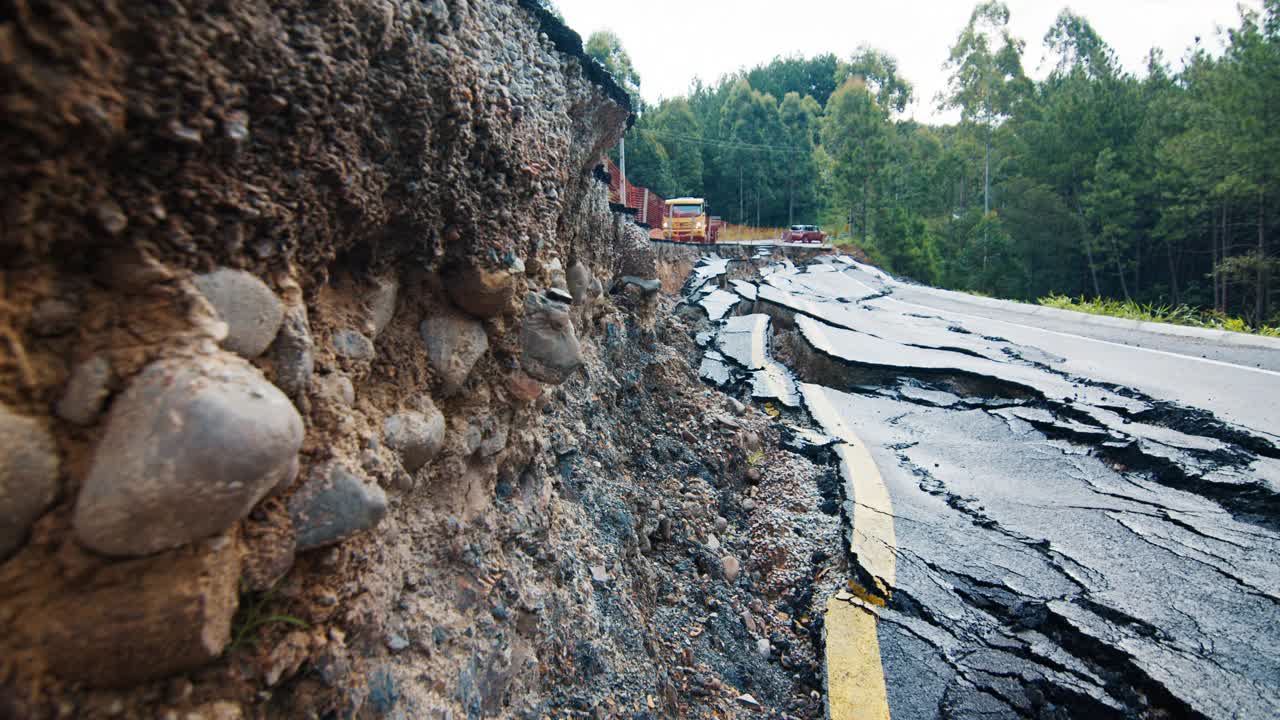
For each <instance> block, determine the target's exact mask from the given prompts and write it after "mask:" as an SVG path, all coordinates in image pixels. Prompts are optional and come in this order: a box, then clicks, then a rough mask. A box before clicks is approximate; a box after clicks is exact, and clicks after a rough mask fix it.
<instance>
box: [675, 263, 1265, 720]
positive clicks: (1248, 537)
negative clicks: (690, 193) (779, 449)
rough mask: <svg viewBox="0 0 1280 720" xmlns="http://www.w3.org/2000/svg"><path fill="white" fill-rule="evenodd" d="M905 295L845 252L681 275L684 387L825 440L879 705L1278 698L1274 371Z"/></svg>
mask: <svg viewBox="0 0 1280 720" xmlns="http://www.w3.org/2000/svg"><path fill="white" fill-rule="evenodd" d="M726 295H732V296H733V297H734V300H733V301H732V302H730V301H729V300H727V299H726V297H725V296H726ZM903 296H906V297H908V298H909V299H906V300H903V299H899V298H900V297H903ZM928 301H929V298H928V295H927V293H925V292H923V291H921V290H919V289H916V288H913V287H911V286H907V285H904V284H901V283H899V282H897V281H895V280H894V279H893V278H890V277H888V276H887V275H884V274H883V273H881V272H879V271H877V270H875V269H874V268H869V267H867V266H863V265H860V264H859V263H857V262H855V261H853V260H852V259H850V258H846V257H825V258H818V259H817V260H815V261H812V262H809V263H806V264H804V265H802V266H799V267H797V266H796V265H795V264H793V263H791V262H790V261H788V260H786V259H780V260H775V259H774V258H771V257H768V256H767V255H763V254H762V255H758V256H756V257H753V258H750V259H735V260H733V261H729V262H726V261H723V260H719V259H714V258H707V259H705V260H704V261H703V262H702V263H701V264H700V265H699V267H697V268H696V269H695V273H694V275H693V278H692V279H691V281H690V283H689V284H688V285H687V286H686V289H685V303H686V305H687V307H689V308H690V310H689V312H690V313H691V314H692V313H693V310H692V309H693V308H700V309H703V310H705V312H706V316H707V317H709V318H711V319H710V320H707V321H705V323H704V326H703V327H701V328H700V334H699V337H698V339H699V341H700V343H701V344H702V345H703V346H704V348H705V352H704V355H703V360H702V365H701V375H702V377H703V379H704V380H705V381H708V382H711V383H713V384H716V385H719V386H722V387H726V388H738V389H740V391H742V392H746V393H750V394H752V395H753V396H755V397H756V398H758V399H759V400H760V401H762V402H767V403H769V404H768V407H769V408H770V409H774V410H775V411H776V412H777V413H779V414H780V415H781V416H782V417H781V419H782V421H783V422H784V423H788V424H792V425H797V426H807V429H805V430H804V431H803V432H804V433H806V434H807V436H808V437H810V438H811V439H812V438H815V437H817V438H821V436H826V438H825V439H819V440H816V441H814V442H818V443H827V444H833V446H837V447H843V448H845V451H844V452H845V454H844V455H842V456H840V455H838V456H837V458H838V459H839V463H838V464H839V465H840V467H841V469H842V472H843V474H844V477H845V481H846V482H845V484H844V487H845V492H846V495H847V497H846V512H845V513H844V522H846V523H847V528H846V539H847V541H848V543H847V544H848V549H849V554H850V559H851V566H852V567H851V575H850V579H851V583H850V587H852V588H854V589H855V590H861V591H863V592H865V593H866V597H862V598H858V597H855V598H853V599H852V601H853V602H855V603H861V604H862V605H864V606H865V608H866V611H867V612H871V613H874V614H875V616H876V617H877V618H878V623H877V624H876V631H875V632H876V634H877V640H878V650H879V653H880V656H881V660H882V665H883V673H884V679H883V681H884V684H885V688H886V691H885V692H886V695H887V702H888V706H889V710H890V711H891V713H892V715H893V716H894V717H902V718H906V717H910V718H930V717H935V718H943V717H978V716H982V717H1034V718H1042V717H1045V718H1047V717H1206V718H1232V717H1274V716H1275V715H1276V714H1277V713H1278V712H1280V630H1278V629H1277V628H1280V505H1278V504H1277V500H1278V499H1280V461H1278V458H1280V451H1278V450H1277V446H1276V443H1275V435H1274V432H1275V427H1276V425H1275V424H1272V423H1271V422H1270V420H1271V417H1270V414H1271V413H1272V412H1274V407H1272V406H1270V405H1267V404H1266V403H1258V402H1257V400H1256V398H1263V397H1275V396H1276V394H1277V392H1280V381H1278V380H1277V377H1274V376H1273V375H1274V373H1272V374H1268V373H1267V372H1266V371H1259V370H1257V369H1256V368H1250V367H1237V366H1234V365H1231V364H1228V363H1224V362H1218V361H1212V360H1202V359H1200V358H1198V357H1185V356H1180V355H1178V354H1176V353H1172V352H1170V351H1168V350H1167V349H1165V350H1159V351H1157V352H1148V351H1146V350H1143V349H1142V348H1140V347H1125V346H1121V345H1117V344H1116V343H1112V342H1109V341H1097V340H1094V339H1092V338H1090V337H1088V333H1087V332H1086V333H1084V334H1081V335H1080V336H1075V335H1072V334H1069V333H1065V332H1063V331H1062V330H1055V331H1053V332H1044V331H1038V330H1037V329H1036V328H1034V327H1032V326H1028V325H1020V324H1018V323H1015V322H1011V321H1009V320H1007V319H1006V320H985V319H984V318H982V317H981V316H980V315H976V314H974V313H973V311H972V310H970V311H969V312H966V313H961V312H956V311H954V310H952V309H950V308H943V309H936V308H930V307H928V306H927V305H925V304H924V303H926V302H928ZM1006 316H1008V313H1006ZM721 318H723V319H721ZM1095 346H1100V347H1095ZM1110 360H1121V361H1123V363H1122V364H1120V365H1117V364H1114V363H1109V362H1108V361H1110ZM770 368H777V372H776V376H777V378H778V379H779V381H778V382H777V383H761V382H760V380H759V379H760V377H761V375H762V374H763V373H768V372H769V369H770ZM1191 377H1195V378H1199V380H1200V382H1201V384H1202V385H1201V387H1199V388H1197V389H1196V390H1195V391H1194V392H1188V393H1184V394H1179V393H1176V392H1173V391H1172V390H1171V388H1173V387H1175V386H1177V385H1178V384H1179V383H1181V382H1186V381H1187V380H1188V379H1189V378H1191ZM1205 381H1209V382H1214V381H1217V382H1218V384H1217V385H1216V386H1215V387H1214V391H1215V392H1214V393H1213V394H1214V395H1215V397H1214V399H1213V401H1212V402H1208V401H1206V402H1202V403H1198V404H1190V403H1188V401H1187V399H1188V398H1192V399H1200V398H1204V397H1207V392H1206V390H1205V389H1204V387H1203V383H1204V382H1205ZM1241 388H1248V389H1249V392H1247V393H1244V394H1242V393H1241V392H1240V391H1239V390H1240V389H1241ZM792 397H798V398H799V402H798V403H796V404H795V405H796V410H794V411H792V410H789V409H788V407H789V406H790V405H792V403H789V402H787V399H788V398H792ZM849 438H854V439H855V441H856V440H857V439H858V438H860V439H861V441H863V442H865V448H866V452H867V453H868V454H869V456H870V460H871V461H872V462H873V465H872V471H867V470H863V471H861V472H859V470H858V469H857V467H856V463H855V462H854V461H851V459H850V457H849V453H856V452H857V448H858V447H859V445H854V444H850V441H849ZM831 459H832V461H835V460H836V458H831ZM869 472H874V474H875V476H876V479H877V480H879V481H880V482H882V485H880V484H879V483H877V484H871V483H868V482H867V476H868V474H869ZM881 493H883V496H881ZM848 594H849V593H844V595H848ZM867 600H871V601H872V602H870V603H868V602H866V601H867ZM832 657H833V656H832V654H831V653H830V651H829V653H828V659H829V661H831V658H832ZM859 667H861V668H863V670H861V672H868V671H867V670H865V668H866V667H869V666H868V665H866V664H862V665H860V666H859ZM844 670H846V668H841V667H830V666H829V667H827V672H828V674H829V676H833V675H834V674H835V673H839V672H842V671H844ZM829 680H831V681H832V682H834V680H832V678H831V677H829ZM864 680H865V681H866V682H868V683H874V682H875V681H876V679H875V678H864ZM837 700H838V699H837V698H836V697H834V694H833V697H832V702H833V703H834V702H837ZM838 710H839V708H835V707H833V708H832V717H835V716H837V714H838V712H837V711H838ZM865 716H874V715H865Z"/></svg>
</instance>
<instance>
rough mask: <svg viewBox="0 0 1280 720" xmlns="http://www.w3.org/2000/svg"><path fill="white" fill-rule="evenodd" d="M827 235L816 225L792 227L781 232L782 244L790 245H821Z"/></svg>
mask: <svg viewBox="0 0 1280 720" xmlns="http://www.w3.org/2000/svg"><path fill="white" fill-rule="evenodd" d="M826 239H827V234H826V233H824V232H822V230H821V229H819V228H818V226H817V225H792V226H791V227H790V228H787V229H786V230H783V231H782V242H791V243H819V244H821V243H823V242H824V241H825V240H826Z"/></svg>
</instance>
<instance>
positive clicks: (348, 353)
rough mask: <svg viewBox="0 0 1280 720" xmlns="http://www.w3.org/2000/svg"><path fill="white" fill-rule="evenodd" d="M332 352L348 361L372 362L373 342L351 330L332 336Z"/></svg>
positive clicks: (342, 330)
mask: <svg viewBox="0 0 1280 720" xmlns="http://www.w3.org/2000/svg"><path fill="white" fill-rule="evenodd" d="M333 351H334V352H336V353H337V354H338V355H339V356H341V357H344V358H347V359H348V360H372V359H373V356H374V353H375V352H376V351H375V350H374V348H373V341H372V340H370V339H369V338H367V337H365V336H364V335H362V334H361V333H359V332H356V331H355V330H352V329H351V328H342V329H341V330H339V331H338V332H336V333H334V334H333Z"/></svg>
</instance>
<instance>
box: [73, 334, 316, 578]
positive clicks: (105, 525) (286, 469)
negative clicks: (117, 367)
mask: <svg viewBox="0 0 1280 720" xmlns="http://www.w3.org/2000/svg"><path fill="white" fill-rule="evenodd" d="M302 436H303V426H302V418H301V417H300V416H299V415H298V411H297V410H296V409H295V408H294V406H293V403H291V402H289V398H287V397H285V395H284V393H282V392H280V390H279V389H277V388H276V387H275V386H274V385H272V384H271V383H269V382H267V380H266V379H265V378H263V376H262V374H261V373H260V372H258V370H257V369H255V368H254V367H252V366H251V365H249V364H248V363H246V362H244V361H242V360H240V359H238V358H235V357H232V356H230V355H225V354H224V355H218V356H212V357H201V358H175V359H170V360H161V361H158V362H155V363H153V364H151V365H150V366H148V367H147V368H146V369H145V370H143V371H142V372H141V373H140V374H139V375H138V376H137V377H136V378H134V380H133V382H132V383H131V384H130V386H129V388H128V389H127V390H126V391H125V392H124V393H123V394H122V395H121V396H120V397H119V398H118V399H117V400H116V401H115V403H114V404H113V405H112V406H111V412H110V413H109V414H108V416H107V427H106V432H105V433H104V434H103V437H102V440H101V441H100V442H99V443H98V447H97V450H96V451H95V453H94V457H93V464H92V465H91V467H90V468H89V473H88V477H86V479H85V482H84V487H83V488H82V489H81V491H80V497H79V498H78V499H77V501H76V507H75V515H74V519H73V522H74V527H75V533H76V537H77V539H79V541H80V542H81V543H82V544H83V545H84V546H85V547H87V548H89V549H91V550H95V551H97V552H100V553H104V554H107V555H146V554H149V553H154V552H159V551H161V550H166V549H169V548H173V547H178V546H179V545H184V544H186V543H189V542H191V541H193V540H197V539H199V538H203V537H208V536H210V535H215V534H218V533H220V532H222V531H224V530H226V529H227V528H229V527H231V525H233V524H234V523H235V522H236V521H237V520H239V519H240V518H242V517H244V516H245V515H247V514H248V513H249V510H250V509H251V508H253V506H254V505H255V504H256V503H257V502H258V501H259V500H260V499H262V497H263V496H264V495H266V494H267V492H269V491H270V490H271V489H272V488H274V487H276V485H277V484H279V483H281V482H282V481H284V480H286V479H287V478H288V477H289V475H290V474H291V473H293V472H296V469H297V464H296V460H297V454H298V449H299V448H300V447H301V446H302Z"/></svg>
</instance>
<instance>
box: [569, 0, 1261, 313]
mask: <svg viewBox="0 0 1280 720" xmlns="http://www.w3.org/2000/svg"><path fill="white" fill-rule="evenodd" d="M1008 27H1009V10H1008V7H1007V6H1006V5H1005V4H1004V3H1003V2H1000V1H999V0H994V1H991V2H984V3H982V4H980V5H978V6H977V7H976V8H975V9H974V11H973V14H972V16H971V18H970V20H969V23H968V24H967V25H966V26H965V27H964V28H962V29H961V30H960V32H959V34H958V36H957V38H956V40H955V43H954V45H953V46H952V47H951V48H950V56H949V60H948V61H947V65H946V70H947V72H948V73H949V79H950V81H949V85H948V89H947V91H946V92H945V93H944V94H943V95H942V96H941V97H938V98H923V99H922V100H925V101H930V102H936V103H938V105H939V106H940V107H941V108H943V109H950V110H953V111H958V112H959V116H960V118H961V119H960V121H959V122H958V123H956V124H953V125H944V126H934V125H926V124H921V123H917V122H914V121H910V120H907V119H904V118H903V110H904V108H906V107H907V104H908V102H910V101H911V99H912V97H913V88H912V85H911V83H910V81H909V79H908V78H904V77H902V76H901V74H900V73H899V71H898V69H897V64H896V62H895V60H894V58H892V57H891V56H889V55H887V54H886V53H883V52H880V51H877V50H874V49H870V48H862V49H859V50H858V51H857V52H855V53H853V54H852V55H851V56H850V57H848V58H839V57H837V56H835V55H830V54H828V55H820V56H817V57H814V58H808V59H806V58H802V57H779V58H776V59H774V60H773V61H772V62H770V63H767V64H764V65H760V66H758V67H754V68H751V69H744V70H742V71H739V72H737V73H734V74H732V75H729V76H727V77H723V78H721V79H720V80H719V81H718V82H717V83H715V84H714V85H707V84H704V83H702V82H700V81H698V80H695V81H694V82H693V84H692V86H691V88H690V90H689V92H688V94H687V95H686V96H683V97H676V98H671V99H665V100H663V101H661V102H660V103H658V104H657V105H652V106H645V105H644V104H643V103H640V102H639V87H640V81H641V78H640V77H639V75H638V74H637V73H636V72H635V69H634V68H633V67H632V65H631V63H630V60H629V59H628V58H627V55H626V52H625V49H624V48H623V47H622V46H621V44H620V43H619V41H618V38H617V37H616V36H615V35H613V34H612V33H607V32H606V33H596V34H595V35H593V36H592V37H591V38H590V41H589V42H588V52H589V53H591V54H592V55H593V56H594V57H596V58H597V59H599V60H600V61H601V62H602V63H603V64H605V65H606V67H609V68H610V69H611V70H613V71H614V73H615V75H618V76H619V78H620V80H621V81H622V82H623V84H624V85H625V86H627V87H628V88H629V89H630V90H631V92H632V93H633V94H634V96H635V98H636V100H637V106H638V107H639V108H640V116H639V118H638V120H637V122H636V124H635V126H634V128H633V129H632V130H631V131H630V132H629V133H628V135H627V140H626V146H627V170H628V175H629V177H630V179H631V180H632V181H633V182H635V183H638V184H641V185H645V186H647V187H650V188H652V189H653V190H654V191H656V192H658V193H660V194H663V195H666V196H668V197H670V196H674V195H701V196H705V197H706V198H707V199H708V200H709V201H710V202H711V203H712V205H713V207H714V208H715V212H716V213H717V214H719V215H721V216H723V217H725V218H726V219H728V220H730V221H733V222H740V223H747V224H754V225H760V226H777V225H784V224H792V223H813V222H820V223H821V224H823V225H824V226H825V227H826V228H827V229H829V230H833V231H836V232H838V233H840V234H841V235H848V236H851V240H852V241H853V242H855V243H857V244H858V245H860V246H862V247H863V248H864V249H865V250H866V251H867V252H868V253H870V254H871V256H872V257H873V258H875V259H876V260H877V261H878V262H880V263H881V264H883V265H885V266H887V267H888V268H890V269H892V270H894V271H896V272H898V273H901V274H903V275H906V276H908V277H911V278H914V279H916V280H919V281H922V282H928V283H933V284H937V285H941V286H944V287H950V288H956V289H962V290H969V291H977V292H982V293H988V294H992V295H997V296H1002V297H1010V298H1019V299H1033V298H1037V297H1041V296H1044V295H1048V294H1050V293H1061V294H1068V295H1088V296H1098V297H1110V298H1117V299H1126V300H1127V299H1134V300H1137V301H1141V302H1155V303H1173V304H1179V303H1186V304H1190V305H1194V306H1197V307H1201V308H1206V309H1209V310H1214V311H1218V312H1222V313H1228V314H1231V315H1237V316H1240V317H1243V318H1244V319H1245V320H1246V321H1248V322H1249V323H1251V324H1254V325H1258V324H1262V323H1270V324H1275V322H1276V320H1277V319H1278V318H1277V314H1276V312H1275V308H1276V305H1277V303H1275V302H1274V297H1273V296H1274V294H1275V293H1273V292H1272V285H1273V283H1272V278H1273V277H1274V276H1275V275H1277V269H1278V267H1277V266H1278V265H1280V260H1277V258H1276V256H1275V255H1276V254H1275V253H1273V252H1272V251H1271V249H1270V236H1271V234H1272V232H1273V231H1274V230H1275V226H1276V223H1277V221H1276V217H1277V213H1276V212H1275V211H1274V207H1275V206H1276V205H1277V201H1278V200H1280V197H1278V195H1280V177H1278V175H1280V0H1264V7H1263V10H1262V12H1261V13H1255V12H1252V11H1248V10H1242V11H1241V18H1240V22H1239V25H1238V26H1237V27H1235V28H1233V29H1227V30H1225V31H1223V34H1222V38H1221V46H1222V47H1217V43H1214V45H1215V48H1214V50H1213V51H1211V50H1210V49H1209V48H1207V47H1205V46H1204V45H1207V44H1208V43H1201V41H1199V40H1197V43H1196V45H1195V46H1193V47H1191V48H1189V49H1188V51H1187V53H1186V55H1185V57H1183V58H1182V59H1180V60H1178V61H1177V62H1176V63H1174V62H1171V61H1169V60H1168V59H1166V58H1165V57H1163V56H1162V54H1161V53H1160V52H1159V51H1157V50H1153V51H1152V52H1151V53H1150V54H1149V56H1148V60H1147V63H1146V67H1145V68H1142V69H1141V72H1138V73H1134V72H1131V71H1130V70H1128V69H1126V68H1124V67H1122V66H1121V65H1120V63H1119V62H1118V60H1117V58H1116V54H1115V53H1114V52H1113V50H1112V49H1111V48H1110V47H1109V46H1108V45H1107V43H1106V42H1105V40H1104V39H1103V38H1101V37H1099V35H1098V33H1097V32H1095V30H1094V29H1093V27H1092V26H1091V25H1090V23H1089V21H1088V20H1087V19H1086V18H1084V17H1081V16H1079V15H1077V14H1074V13H1073V12H1071V11H1069V10H1063V11H1062V13H1061V14H1060V15H1059V16H1058V18H1057V20H1056V22H1055V23H1054V24H1053V26H1052V27H1050V28H1049V29H1048V31H1047V33H1046V34H1045V36H1044V43H1045V46H1046V49H1047V50H1048V52H1049V53H1050V56H1049V59H1048V60H1047V61H1046V62H1048V63H1051V66H1052V70H1051V71H1050V72H1049V73H1048V75H1047V77H1045V78H1044V79H1043V80H1033V79H1031V78H1029V77H1028V75H1027V74H1026V72H1025V70H1024V67H1023V54H1024V50H1025V42H1024V41H1023V40H1021V39H1019V38H1016V37H1013V36H1012V35H1011V33H1010V31H1009V29H1008ZM1206 30H1209V29H1208V28H1206Z"/></svg>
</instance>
